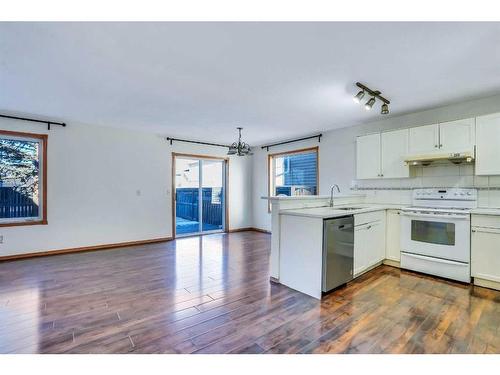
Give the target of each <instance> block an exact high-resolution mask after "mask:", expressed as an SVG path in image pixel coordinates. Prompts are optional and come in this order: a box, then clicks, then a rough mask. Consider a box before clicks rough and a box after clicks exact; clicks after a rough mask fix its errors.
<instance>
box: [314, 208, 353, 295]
mask: <svg viewBox="0 0 500 375" xmlns="http://www.w3.org/2000/svg"><path fill="white" fill-rule="evenodd" d="M353 268H354V216H353V215H349V216H342V217H338V218H333V219H325V220H323V282H322V291H323V292H328V291H330V290H332V289H335V288H337V287H338V286H340V285H342V284H345V283H347V282H348V281H350V280H352V273H353Z"/></svg>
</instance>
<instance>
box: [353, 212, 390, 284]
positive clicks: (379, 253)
mask: <svg viewBox="0 0 500 375" xmlns="http://www.w3.org/2000/svg"><path fill="white" fill-rule="evenodd" d="M354 224H355V227H354V276H358V275H360V274H362V273H363V272H364V271H366V270H368V269H370V268H371V267H373V266H374V265H376V264H377V263H379V262H381V261H383V260H384V258H385V212H384V211H376V212H370V213H366V214H359V215H354Z"/></svg>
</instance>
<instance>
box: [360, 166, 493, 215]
mask: <svg viewBox="0 0 500 375" xmlns="http://www.w3.org/2000/svg"><path fill="white" fill-rule="evenodd" d="M351 187H352V190H362V191H363V192H364V193H366V201H367V202H369V203H389V204H411V196H412V191H411V190H412V189H418V188H431V187H475V188H478V207H496V208H499V207H500V176H475V175H474V164H463V165H462V164H459V165H455V164H452V163H449V162H447V163H441V164H431V165H429V166H425V167H422V166H415V167H410V177H409V178H394V179H389V178H387V179H375V180H353V181H352V183H351Z"/></svg>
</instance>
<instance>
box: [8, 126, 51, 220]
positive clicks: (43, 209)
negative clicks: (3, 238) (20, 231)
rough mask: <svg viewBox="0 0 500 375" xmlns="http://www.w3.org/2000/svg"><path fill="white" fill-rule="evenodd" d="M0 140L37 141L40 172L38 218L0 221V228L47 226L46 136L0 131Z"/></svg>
mask: <svg viewBox="0 0 500 375" xmlns="http://www.w3.org/2000/svg"><path fill="white" fill-rule="evenodd" d="M0 138H5V139H18V140H27V141H37V142H39V143H40V147H41V150H40V153H39V158H40V160H39V165H40V169H41V170H40V171H39V172H38V175H39V178H40V180H41V181H39V183H38V186H39V195H40V209H39V216H38V217H36V218H33V217H30V218H5V219H0V227H14V226H21V225H47V224H48V221H47V143H48V135H47V134H36V133H25V132H17V131H9V130H0Z"/></svg>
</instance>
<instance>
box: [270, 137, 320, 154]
mask: <svg viewBox="0 0 500 375" xmlns="http://www.w3.org/2000/svg"><path fill="white" fill-rule="evenodd" d="M322 136H323V134H316V135H311V136H309V137H304V138H297V139H291V140H289V141H283V142H278V143H273V144H271V145H265V146H262V147H261V148H262V149H267V151H269V148H270V147H275V146H281V145H286V144H288V143H293V142H300V141H305V140H307V139H313V138H318V142H321V137H322Z"/></svg>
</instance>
